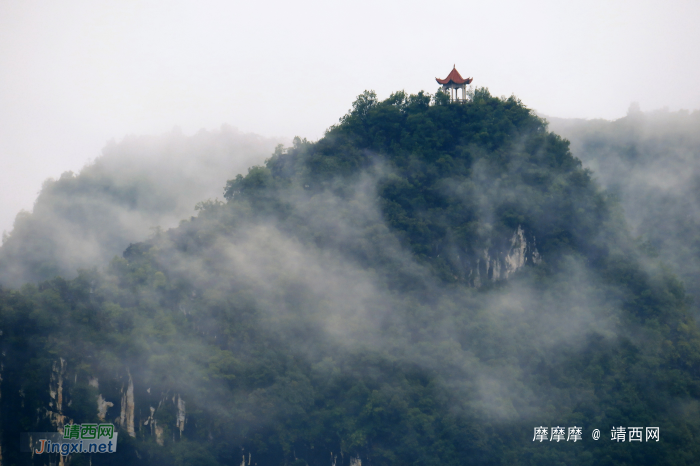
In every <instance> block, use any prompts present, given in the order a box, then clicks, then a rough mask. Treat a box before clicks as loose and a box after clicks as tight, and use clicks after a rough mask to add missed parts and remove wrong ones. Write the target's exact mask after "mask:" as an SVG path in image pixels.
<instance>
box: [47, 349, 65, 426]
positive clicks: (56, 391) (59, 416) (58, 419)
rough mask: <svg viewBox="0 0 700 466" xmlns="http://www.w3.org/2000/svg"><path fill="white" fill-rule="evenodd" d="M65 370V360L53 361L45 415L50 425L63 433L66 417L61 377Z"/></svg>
mask: <svg viewBox="0 0 700 466" xmlns="http://www.w3.org/2000/svg"><path fill="white" fill-rule="evenodd" d="M65 372H66V360H65V359H63V358H59V360H58V361H55V362H54V363H53V368H52V369H51V378H50V379H49V397H50V399H51V401H49V409H47V410H46V416H47V417H48V418H49V420H50V421H51V425H52V426H54V427H56V429H57V430H58V431H59V432H61V433H63V426H64V425H65V424H66V417H65V416H64V415H63V378H64V375H65Z"/></svg>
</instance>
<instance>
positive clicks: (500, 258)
mask: <svg viewBox="0 0 700 466" xmlns="http://www.w3.org/2000/svg"><path fill="white" fill-rule="evenodd" d="M507 247H508V249H507V250H506V248H505V247H495V248H489V249H484V250H483V252H482V253H481V255H480V257H477V258H476V260H475V261H474V262H473V263H472V264H473V266H472V267H468V271H469V272H468V274H467V276H466V280H467V282H468V283H469V284H470V285H472V286H474V287H476V288H479V287H481V286H482V285H484V284H486V283H487V282H495V281H499V280H505V279H508V278H510V277H511V276H512V275H513V274H514V273H515V272H517V271H518V270H520V269H521V268H523V267H524V266H525V265H526V264H530V263H531V264H539V263H540V262H541V261H542V258H541V256H540V253H539V252H538V251H537V244H536V240H535V237H534V236H533V237H532V238H531V240H528V238H527V235H526V234H525V231H524V230H523V228H522V227H521V226H520V225H518V228H517V229H516V230H515V232H513V236H512V237H511V239H510V244H509V245H508V246H507Z"/></svg>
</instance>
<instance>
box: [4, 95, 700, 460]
mask: <svg viewBox="0 0 700 466" xmlns="http://www.w3.org/2000/svg"><path fill="white" fill-rule="evenodd" d="M465 82H466V81H465ZM467 84H468V83H467ZM460 89H462V91H461V92H462V94H461V95H462V99H461V100H457V101H452V100H451V99H450V97H449V96H448V95H447V94H445V93H443V92H442V91H438V92H437V93H436V94H434V95H431V94H428V93H424V92H420V93H418V94H407V93H405V92H395V93H393V94H392V95H391V96H390V97H389V98H387V99H385V100H379V99H378V98H377V96H376V94H375V93H374V92H371V91H365V92H364V93H362V94H361V95H359V96H358V97H357V99H356V100H355V102H354V103H353V104H352V108H351V109H350V110H349V112H348V113H347V114H346V115H344V116H342V117H341V118H340V119H339V121H338V123H337V124H336V125H334V126H331V127H330V128H328V130H327V131H326V133H325V135H324V136H323V137H322V138H321V139H319V140H318V141H309V140H307V139H304V138H301V137H296V138H294V139H293V141H285V140H281V139H280V140H278V139H268V138H262V137H258V136H255V135H251V134H244V133H241V132H239V131H237V130H235V129H233V128H231V127H228V126H224V127H222V128H221V129H220V130H218V131H211V132H207V131H204V130H202V131H200V132H199V133H196V134H194V135H191V136H186V135H183V134H182V133H181V132H179V131H177V130H174V131H173V132H171V133H167V134H164V135H161V136H150V137H146V136H143V137H129V138H126V139H124V140H123V141H122V142H119V143H110V144H109V145H108V146H107V147H106V148H105V149H104V152H103V155H102V156H100V157H98V158H97V159H96V160H95V161H94V162H93V163H92V164H90V165H88V166H86V167H85V168H84V169H83V170H82V171H80V172H79V173H71V172H67V173H65V174H64V175H62V176H61V177H60V178H59V179H56V180H47V181H46V182H45V183H44V186H43V188H42V190H41V192H40V193H39V195H38V197H37V200H36V202H35V204H34V208H33V210H32V212H20V213H19V214H18V215H17V217H16V220H15V223H14V227H13V230H12V231H10V232H7V233H5V234H4V235H3V240H2V246H1V247H0V345H1V346H2V348H1V351H2V352H1V353H0V442H1V443H0V465H2V466H4V465H48V464H61V465H75V466H79V465H117V464H118V465H120V466H126V465H154V466H157V465H163V466H166V465H167V466H170V465H175V466H217V465H236V466H239V465H240V466H245V465H260V466H263V465H284V466H307V465H308V466H317V465H318V466H321V465H323V466H380V465H435V466H438V465H440V466H443V465H455V466H456V465H465V464H477V465H535V464H538V465H539V464H557V465H560V464H566V465H573V464H576V465H579V464H580V465H618V464H630V465H631V464H635V465H658V464H665V465H692V464H698V463H699V462H700V459H699V458H700V442H698V439H699V438H700V328H698V324H697V319H698V317H700V112H699V111H695V112H692V113H691V112H683V111H680V112H668V111H657V112H647V113H643V112H641V111H640V110H639V109H638V108H637V107H635V106H632V107H630V111H629V113H628V115H627V116H626V117H624V118H621V119H619V120H615V121H606V120H574V119H559V118H546V117H543V116H538V115H537V114H536V113H535V112H534V111H533V110H531V109H530V108H528V107H527V106H526V104H525V103H523V102H521V101H520V100H519V99H518V98H516V97H514V96H511V97H508V98H505V97H500V98H499V97H494V96H492V95H491V94H490V93H489V91H488V89H486V88H478V87H477V88H476V89H474V90H471V91H469V94H468V95H467V91H466V84H465V85H464V87H462V88H460ZM78 424H80V425H101V424H104V425H108V424H113V425H114V432H116V433H117V434H118V449H117V450H116V452H114V453H112V454H96V453H90V454H87V453H86V454H77V453H76V454H71V455H61V454H60V453H52V454H36V453H29V452H23V451H20V450H21V449H20V443H21V442H20V436H21V434H23V433H32V432H37V433H39V432H53V433H56V432H58V433H63V432H67V431H68V430H67V429H73V427H71V426H76V425H78ZM545 428H546V430H547V431H546V432H544V430H543V429H545ZM638 428H639V429H641V430H634V429H638ZM538 429H539V431H538ZM576 429H580V432H578V431H577V430H576ZM594 429H598V430H599V432H598V435H599V438H598V439H596V438H595V433H594ZM620 429H622V430H620ZM649 429H656V430H651V431H649ZM76 432H77V431H76ZM577 432H578V433H577ZM649 432H651V433H649ZM538 435H539V436H540V437H539V438H538V437H537V436H538ZM572 435H573V437H572ZM637 435H639V441H636V440H637ZM76 438H77V437H76ZM657 440H658V441H657Z"/></svg>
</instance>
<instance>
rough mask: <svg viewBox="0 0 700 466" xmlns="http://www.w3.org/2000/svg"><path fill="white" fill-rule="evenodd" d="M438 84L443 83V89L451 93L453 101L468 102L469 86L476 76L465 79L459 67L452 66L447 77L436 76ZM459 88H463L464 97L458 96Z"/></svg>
mask: <svg viewBox="0 0 700 466" xmlns="http://www.w3.org/2000/svg"><path fill="white" fill-rule="evenodd" d="M435 80H436V81H437V82H438V84H442V89H443V90H444V91H445V92H447V93H448V94H450V99H451V100H452V101H453V102H466V101H467V86H468V85H469V84H471V82H472V81H474V78H467V79H464V78H463V77H462V75H460V74H459V71H457V68H455V67H454V66H453V67H452V71H450V74H448V75H447V77H446V78H445V79H440V78H435ZM457 89H462V98H461V99H460V98H458V97H457Z"/></svg>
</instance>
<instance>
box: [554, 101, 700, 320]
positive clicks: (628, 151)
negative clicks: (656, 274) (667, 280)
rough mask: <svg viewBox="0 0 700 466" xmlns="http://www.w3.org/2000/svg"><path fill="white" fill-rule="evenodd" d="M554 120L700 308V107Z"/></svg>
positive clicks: (698, 311) (636, 232) (635, 108)
mask: <svg viewBox="0 0 700 466" xmlns="http://www.w3.org/2000/svg"><path fill="white" fill-rule="evenodd" d="M550 121H551V128H552V129H553V130H554V131H556V132H557V133H559V134H561V135H563V136H565V137H566V138H567V139H569V140H570V141H571V144H572V147H571V149H572V152H573V153H574V155H575V156H576V157H578V158H580V159H581V160H582V161H583V163H584V164H585V166H587V167H589V168H590V169H591V170H593V172H594V173H595V176H596V177H597V179H598V180H599V182H600V183H601V185H602V186H603V187H605V188H606V189H607V190H608V191H610V192H612V193H613V194H614V195H615V196H617V197H618V198H619V200H620V203H621V205H622V206H623V207H624V211H625V217H626V218H627V219H628V221H629V223H630V226H631V228H632V231H633V233H634V235H635V236H637V237H638V238H639V242H640V243H642V244H643V246H644V247H645V248H646V249H647V250H648V252H649V253H650V254H652V255H654V256H658V257H659V258H662V259H663V260H664V261H665V262H667V263H669V264H671V265H672V266H673V269H674V271H676V272H677V273H678V274H679V276H680V277H681V278H682V279H683V282H684V283H685V284H686V286H687V288H688V292H689V293H690V294H691V296H692V297H693V301H694V303H693V310H694V314H695V316H696V317H698V316H700V234H698V232H699V231H700V111H695V112H688V111H683V110H681V111H677V112H669V111H667V110H657V111H652V112H646V113H645V112H642V111H640V109H639V107H638V106H635V105H632V106H631V107H630V111H629V113H628V114H627V116H625V117H623V118H620V119H618V120H615V121H606V120H564V119H558V118H550Z"/></svg>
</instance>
